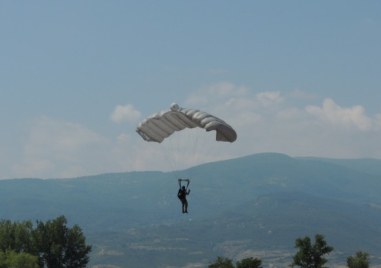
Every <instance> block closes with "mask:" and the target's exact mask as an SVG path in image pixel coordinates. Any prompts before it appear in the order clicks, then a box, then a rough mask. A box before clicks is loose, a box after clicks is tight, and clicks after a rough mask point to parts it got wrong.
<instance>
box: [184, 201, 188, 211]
mask: <svg viewBox="0 0 381 268" xmlns="http://www.w3.org/2000/svg"><path fill="white" fill-rule="evenodd" d="M184 209H185V213H188V201H187V200H186V199H185V202H184Z"/></svg>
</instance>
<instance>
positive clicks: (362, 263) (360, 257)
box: [347, 251, 369, 268]
mask: <svg viewBox="0 0 381 268" xmlns="http://www.w3.org/2000/svg"><path fill="white" fill-rule="evenodd" d="M347 265H348V267H349V268H368V267H369V254H368V253H366V252H362V251H358V252H356V255H355V256H350V257H348V258H347Z"/></svg>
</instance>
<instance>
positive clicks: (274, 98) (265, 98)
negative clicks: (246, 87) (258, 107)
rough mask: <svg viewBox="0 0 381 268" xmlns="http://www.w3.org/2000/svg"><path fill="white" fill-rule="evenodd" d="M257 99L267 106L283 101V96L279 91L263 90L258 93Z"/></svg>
mask: <svg viewBox="0 0 381 268" xmlns="http://www.w3.org/2000/svg"><path fill="white" fill-rule="evenodd" d="M256 97H257V100H258V101H259V102H260V103H261V104H262V105H263V106H265V107H268V106H271V105H275V104H278V103H281V102H282V101H283V97H282V96H281V94H280V92H279V91H269V92H261V93H258V94H257V96H256Z"/></svg>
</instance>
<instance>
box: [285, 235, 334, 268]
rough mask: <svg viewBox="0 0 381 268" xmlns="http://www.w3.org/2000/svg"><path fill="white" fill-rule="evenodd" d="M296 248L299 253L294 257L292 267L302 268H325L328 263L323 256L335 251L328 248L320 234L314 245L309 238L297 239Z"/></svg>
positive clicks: (316, 237)
mask: <svg viewBox="0 0 381 268" xmlns="http://www.w3.org/2000/svg"><path fill="white" fill-rule="evenodd" d="M295 247H296V248H298V249H299V251H298V252H297V253H296V254H295V256H294V257H293V263H292V264H291V266H292V267H294V266H300V267H302V268H323V267H324V264H325V263H326V262H327V260H326V259H325V258H323V256H324V255H326V254H329V253H330V252H331V251H332V250H333V247H330V246H328V245H327V242H326V241H325V239H324V236H322V235H320V234H317V235H316V236H315V243H314V244H311V239H310V238H309V237H308V236H306V237H304V238H298V239H296V241H295Z"/></svg>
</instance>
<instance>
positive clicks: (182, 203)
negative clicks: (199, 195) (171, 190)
mask: <svg viewBox="0 0 381 268" xmlns="http://www.w3.org/2000/svg"><path fill="white" fill-rule="evenodd" d="M181 207H182V211H183V213H185V211H186V207H185V201H184V199H181Z"/></svg>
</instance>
